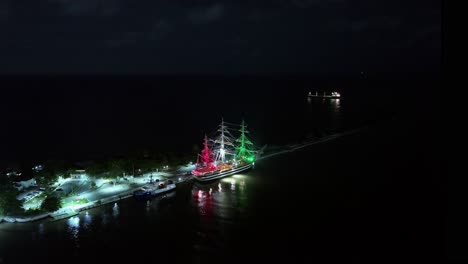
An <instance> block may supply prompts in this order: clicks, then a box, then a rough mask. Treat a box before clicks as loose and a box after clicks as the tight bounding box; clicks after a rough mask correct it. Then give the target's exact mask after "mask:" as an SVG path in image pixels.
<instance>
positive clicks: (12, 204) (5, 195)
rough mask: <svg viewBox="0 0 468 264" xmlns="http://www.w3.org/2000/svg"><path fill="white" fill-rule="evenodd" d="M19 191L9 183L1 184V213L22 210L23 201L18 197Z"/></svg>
mask: <svg viewBox="0 0 468 264" xmlns="http://www.w3.org/2000/svg"><path fill="white" fill-rule="evenodd" d="M17 195H18V191H17V190H16V189H14V188H13V187H10V186H9V185H4V186H0V215H6V214H9V213H18V212H22V211H23V209H22V208H21V205H22V204H21V201H18V200H17V199H16V196H17Z"/></svg>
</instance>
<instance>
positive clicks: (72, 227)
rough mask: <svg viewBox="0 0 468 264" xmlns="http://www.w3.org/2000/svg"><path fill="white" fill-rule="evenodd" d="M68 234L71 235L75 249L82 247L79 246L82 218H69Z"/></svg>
mask: <svg viewBox="0 0 468 264" xmlns="http://www.w3.org/2000/svg"><path fill="white" fill-rule="evenodd" d="M67 225H68V233H69V234H70V237H71V240H72V241H73V242H74V244H75V247H76V248H78V247H80V245H79V233H80V218H79V217H78V216H73V217H71V218H68V220H67Z"/></svg>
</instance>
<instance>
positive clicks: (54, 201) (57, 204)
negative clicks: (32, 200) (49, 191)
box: [41, 196, 62, 212]
mask: <svg viewBox="0 0 468 264" xmlns="http://www.w3.org/2000/svg"><path fill="white" fill-rule="evenodd" d="M61 207H62V201H61V199H60V198H58V197H55V196H49V197H47V198H46V199H45V200H44V201H43V202H42V204H41V209H42V210H44V211H47V212H55V211H57V210H58V209H60V208H61Z"/></svg>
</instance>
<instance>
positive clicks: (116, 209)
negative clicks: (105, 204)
mask: <svg viewBox="0 0 468 264" xmlns="http://www.w3.org/2000/svg"><path fill="white" fill-rule="evenodd" d="M119 213H120V210H119V206H118V205H117V203H114V207H113V208H112V216H113V217H114V218H117V217H118V216H119Z"/></svg>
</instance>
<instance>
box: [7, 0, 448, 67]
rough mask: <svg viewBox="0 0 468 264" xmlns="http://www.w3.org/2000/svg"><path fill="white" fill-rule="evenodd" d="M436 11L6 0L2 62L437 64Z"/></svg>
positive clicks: (370, 4)
mask: <svg viewBox="0 0 468 264" xmlns="http://www.w3.org/2000/svg"><path fill="white" fill-rule="evenodd" d="M440 20H441V3H440V1H426V0H424V1H399V0H392V1H372V0H355V1H345V0H257V1H229V0H224V1H220V0H170V1H169V0H160V1H154V0H151V1H146V0H141V1H127V0H44V1H33V0H4V1H1V2H0V39H1V41H0V58H1V59H0V72H1V73H3V74H11V73H15V74H18V73H19V74H30V73H31V74H37V73H59V74H61V73H66V74H68V73H69V74H99V73H110V74H115V73H124V74H199V73H203V74H239V73H240V74H256V73H298V72H303V73H308V72H314V73H330V72H333V73H360V72H361V71H363V72H387V73H400V72H408V71H414V72H428V71H429V72H437V71H438V70H439V64H440V56H441V52H440V49H441V37H440V35H441V21H440Z"/></svg>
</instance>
